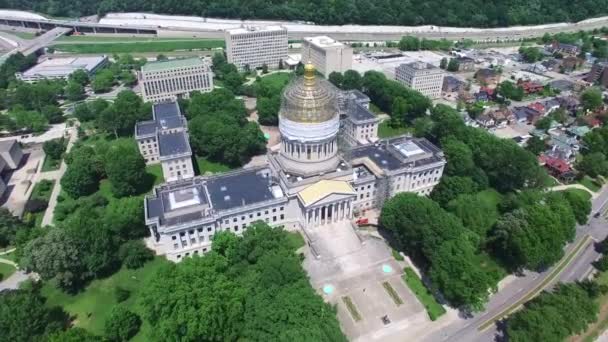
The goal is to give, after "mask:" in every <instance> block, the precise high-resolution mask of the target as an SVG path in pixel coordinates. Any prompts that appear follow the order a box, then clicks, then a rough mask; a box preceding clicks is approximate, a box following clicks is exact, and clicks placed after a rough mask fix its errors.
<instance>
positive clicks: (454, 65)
mask: <svg viewBox="0 0 608 342" xmlns="http://www.w3.org/2000/svg"><path fill="white" fill-rule="evenodd" d="M459 68H460V62H459V61H458V60H457V59H456V58H450V62H449V63H448V66H447V70H448V71H451V72H456V71H458V69H459Z"/></svg>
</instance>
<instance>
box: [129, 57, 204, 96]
mask: <svg viewBox="0 0 608 342" xmlns="http://www.w3.org/2000/svg"><path fill="white" fill-rule="evenodd" d="M137 75H138V79H139V84H140V87H141V95H142V97H143V99H144V101H146V102H153V103H160V102H167V101H175V100H177V99H178V98H187V97H189V96H190V93H191V92H193V91H200V92H209V91H211V90H213V72H212V71H211V67H210V65H209V62H208V61H207V60H203V59H200V58H198V57H193V58H185V59H175V60H168V61H159V62H151V63H147V64H145V65H144V66H143V67H142V68H141V71H140V72H138V74H137Z"/></svg>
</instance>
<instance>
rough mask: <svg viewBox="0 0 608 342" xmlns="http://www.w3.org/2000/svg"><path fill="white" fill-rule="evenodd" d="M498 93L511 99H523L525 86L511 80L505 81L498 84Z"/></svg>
mask: <svg viewBox="0 0 608 342" xmlns="http://www.w3.org/2000/svg"><path fill="white" fill-rule="evenodd" d="M498 93H499V94H500V95H501V96H503V97H505V98H507V99H511V100H515V101H521V100H522V99H523V98H524V95H525V93H524V88H522V87H520V86H518V85H516V84H514V83H513V82H510V81H503V82H501V83H500V84H499V85H498Z"/></svg>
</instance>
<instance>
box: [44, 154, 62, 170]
mask: <svg viewBox="0 0 608 342" xmlns="http://www.w3.org/2000/svg"><path fill="white" fill-rule="evenodd" d="M60 165H61V160H57V159H53V158H51V157H49V156H46V157H45V158H44V163H43V164H42V169H41V171H42V172H47V171H55V170H57V169H59V166H60Z"/></svg>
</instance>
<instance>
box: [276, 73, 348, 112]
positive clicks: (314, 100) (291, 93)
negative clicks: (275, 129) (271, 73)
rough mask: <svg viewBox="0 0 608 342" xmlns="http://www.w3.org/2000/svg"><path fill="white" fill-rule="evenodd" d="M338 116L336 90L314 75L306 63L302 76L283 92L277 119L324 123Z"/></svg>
mask: <svg viewBox="0 0 608 342" xmlns="http://www.w3.org/2000/svg"><path fill="white" fill-rule="evenodd" d="M336 115H338V101H337V89H336V88H335V87H334V86H333V85H332V84H331V83H329V82H328V81H326V80H325V79H323V78H319V77H317V76H316V74H315V67H314V65H312V63H310V62H308V63H306V65H305V66H304V76H303V77H298V78H297V79H296V80H295V81H293V82H292V83H290V84H289V85H288V86H287V87H286V88H285V91H284V92H283V96H282V99H281V110H280V112H279V117H284V118H286V119H288V120H291V121H296V122H304V123H317V122H325V121H328V120H330V119H332V118H333V117H334V116H336Z"/></svg>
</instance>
